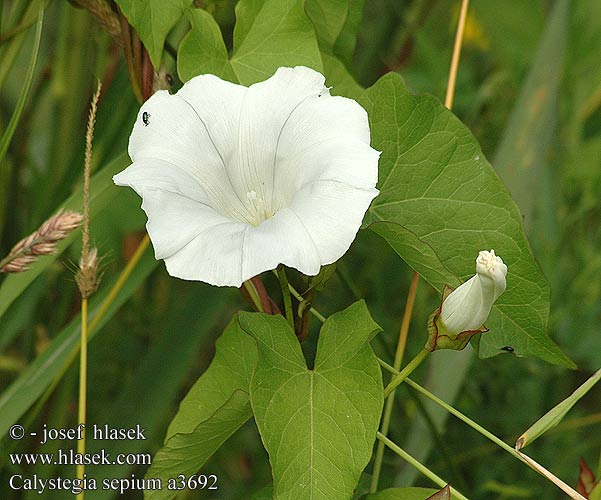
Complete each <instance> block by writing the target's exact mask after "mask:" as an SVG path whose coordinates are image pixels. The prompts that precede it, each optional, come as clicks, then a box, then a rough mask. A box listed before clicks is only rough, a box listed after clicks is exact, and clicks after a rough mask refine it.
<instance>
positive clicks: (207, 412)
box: [146, 318, 256, 499]
mask: <svg viewBox="0 0 601 500" xmlns="http://www.w3.org/2000/svg"><path fill="white" fill-rule="evenodd" d="M255 362H256V347H255V343H254V342H253V340H252V339H251V338H250V337H249V336H248V335H246V334H245V333H244V332H243V331H242V330H241V329H240V326H239V325H238V320H237V318H234V319H233V320H232V321H231V323H230V324H229V326H228V327H227V328H226V329H225V331H224V332H223V335H222V336H221V338H220V339H219V340H218V341H217V350H216V353H215V358H214V359H213V361H212V362H211V366H209V368H208V369H207V371H206V372H205V373H204V374H203V375H202V376H201V377H200V378H199V379H198V381H197V382H196V383H195V384H194V386H193V387H192V389H191V390H190V392H189V393H188V395H187V396H186V397H185V398H184V400H183V401H182V403H181V405H180V409H179V411H178V413H177V415H176V416H175V417H174V419H173V421H172V422H171V424H170V426H169V429H168V431H167V437H166V439H165V445H164V446H163V448H161V449H160V450H159V451H158V453H157V454H156V455H155V457H154V459H153V462H152V466H151V467H150V469H149V470H148V472H147V477H152V478H163V479H165V480H167V479H168V478H170V477H174V476H177V475H178V474H194V473H196V472H197V471H198V470H199V469H200V467H202V465H203V464H204V463H205V462H206V461H207V460H208V459H209V458H210V457H211V455H212V454H213V453H214V452H215V451H216V450H217V449H219V447H220V446H221V445H222V444H223V443H224V442H225V441H226V440H227V439H228V438H229V437H230V436H231V435H232V434H233V433H234V432H235V431H236V430H237V429H239V428H240V426H241V425H242V424H244V423H245V422H246V421H247V420H248V419H249V418H250V417H251V414H252V413H251V409H250V403H249V399H248V386H249V380H250V375H251V372H252V370H253V368H254V365H255ZM175 493H176V492H175V491H167V490H164V491H148V492H146V498H152V499H158V498H161V499H165V498H173V496H175Z"/></svg>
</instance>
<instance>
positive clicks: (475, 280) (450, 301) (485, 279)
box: [440, 250, 507, 334]
mask: <svg viewBox="0 0 601 500" xmlns="http://www.w3.org/2000/svg"><path fill="white" fill-rule="evenodd" d="M506 275H507V266H506V265H505V264H504V263H503V260H502V259H501V257H498V256H496V255H495V251H494V250H491V251H490V252H487V251H486V250H483V251H482V252H480V253H479V254H478V258H477V259H476V275H475V276H473V277H472V278H470V279H469V280H468V281H466V282H465V283H463V284H462V285H460V286H459V287H458V288H456V289H455V290H453V292H451V293H450V294H449V296H448V297H447V298H446V299H445V300H444V302H443V303H442V310H441V312H440V320H441V321H442V324H443V326H444V328H445V330H446V332H447V333H450V334H457V333H461V332H465V331H473V330H477V329H479V328H480V327H481V326H482V325H484V322H485V321H486V319H487V318H488V315H489V314H490V310H491V308H492V306H493V304H494V302H495V300H497V298H498V297H499V295H501V294H502V293H503V292H504V291H505V276H506Z"/></svg>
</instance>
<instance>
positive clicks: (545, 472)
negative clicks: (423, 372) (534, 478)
mask: <svg viewBox="0 0 601 500" xmlns="http://www.w3.org/2000/svg"><path fill="white" fill-rule="evenodd" d="M405 383H407V384H408V385H409V386H411V387H413V388H414V389H415V390H416V391H418V392H420V393H421V394H423V395H424V396H426V397H427V398H428V399H430V400H432V401H434V403H436V404H437V405H439V406H441V407H442V408H444V409H445V410H447V411H448V412H449V413H451V414H452V415H455V416H456V417H457V418H458V419H459V420H461V421H462V422H464V423H466V424H467V425H469V426H470V427H471V428H472V429H474V430H476V431H478V432H479V433H480V434H482V435H483V436H484V437H486V438H488V439H490V440H491V441H492V442H493V443H495V444H496V445H497V446H499V447H501V448H503V449H504V450H505V451H506V452H507V453H509V454H510V455H512V456H514V457H515V458H517V459H518V460H519V461H520V462H523V463H525V464H526V465H528V466H529V467H530V468H531V469H532V470H535V471H536V472H538V473H539V474H540V475H541V476H543V477H544V478H545V479H548V480H549V481H551V482H552V483H553V484H555V486H557V487H558V488H560V489H561V490H562V491H563V492H564V493H567V494H568V495H569V496H570V498H573V499H577V500H585V499H584V497H583V496H582V495H580V494H579V493H578V492H576V491H574V489H573V488H571V487H570V486H569V485H567V484H566V483H564V482H563V481H562V480H561V479H559V478H558V477H557V476H555V475H554V474H552V473H551V472H550V471H548V470H547V469H546V468H544V467H543V466H542V465H540V464H539V463H537V462H536V461H534V460H533V459H532V458H530V457H529V456H528V455H526V454H524V453H521V452H519V451H517V450H515V449H514V448H512V447H511V446H509V445H508V444H507V443H505V442H504V441H503V440H501V439H500V438H498V437H497V436H495V435H494V434H493V433H492V432H489V431H488V430H486V429H485V428H484V427H482V426H481V425H479V424H478V423H476V422H474V421H473V420H472V419H471V418H469V417H467V416H466V415H464V414H463V413H461V412H460V411H459V410H456V409H455V408H453V407H452V406H451V405H449V404H448V403H445V402H444V401H443V400H442V399H440V398H438V397H437V396H435V395H434V394H432V393H431V392H430V391H428V390H427V389H425V388H423V387H422V386H421V385H419V384H418V383H416V382H414V381H413V380H411V379H410V378H406V379H405Z"/></svg>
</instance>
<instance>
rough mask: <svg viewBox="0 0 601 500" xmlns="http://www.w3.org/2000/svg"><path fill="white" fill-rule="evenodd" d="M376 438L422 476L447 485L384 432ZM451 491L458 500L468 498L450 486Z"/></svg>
mask: <svg viewBox="0 0 601 500" xmlns="http://www.w3.org/2000/svg"><path fill="white" fill-rule="evenodd" d="M377 438H378V439H379V440H380V441H381V442H383V443H384V444H385V445H386V446H388V448H390V449H391V450H392V451H394V452H395V453H396V454H397V455H398V456H399V457H401V458H402V459H403V460H405V461H406V462H407V463H408V464H409V465H412V466H413V467H415V468H416V469H417V470H418V471H419V472H421V473H422V474H423V475H424V476H426V477H427V478H428V479H430V480H431V481H432V482H433V483H434V484H436V485H438V486H440V487H441V488H444V487H445V486H446V485H447V482H446V481H445V480H444V479H442V478H441V477H440V476H438V475H436V474H435V473H434V472H432V471H431V470H430V469H428V468H427V467H426V466H425V465H424V464H422V463H421V462H419V461H418V460H417V459H415V458H413V457H412V456H411V455H409V453H407V452H406V451H405V450H403V448H401V447H400V446H399V445H397V444H396V443H394V442H393V441H391V440H390V439H388V438H387V437H386V436H384V434H382V433H381V432H378V434H377ZM451 493H452V494H453V497H454V498H457V499H459V500H469V499H468V498H467V497H466V496H464V495H462V494H461V493H460V492H459V491H457V490H456V489H455V488H453V487H451Z"/></svg>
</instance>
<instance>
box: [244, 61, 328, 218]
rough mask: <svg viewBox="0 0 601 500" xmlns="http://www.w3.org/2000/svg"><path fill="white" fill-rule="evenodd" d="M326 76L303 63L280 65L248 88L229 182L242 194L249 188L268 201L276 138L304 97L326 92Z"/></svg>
mask: <svg viewBox="0 0 601 500" xmlns="http://www.w3.org/2000/svg"><path fill="white" fill-rule="evenodd" d="M324 82H325V78H324V77H323V75H321V74H320V73H318V72H316V71H313V70H312V69H309V68H305V67H302V66H299V67H296V68H279V69H278V70H277V71H276V73H275V75H273V76H272V77H271V78H269V79H268V80H265V81H264V82H260V83H256V84H254V85H251V86H250V87H249V88H248V92H247V93H246V96H245V98H244V102H243V104H242V108H241V111H240V133H239V136H238V149H237V154H236V157H235V161H234V166H235V169H236V173H235V175H232V183H233V185H234V187H235V189H236V191H237V193H238V195H239V196H240V197H241V198H243V197H244V196H245V195H246V193H248V192H249V191H255V192H256V193H257V197H258V198H259V199H260V200H262V202H263V203H265V206H266V211H267V212H268V213H270V214H274V213H275V212H276V211H277V210H276V209H274V207H273V206H272V205H271V201H272V193H273V185H274V176H275V168H276V154H277V153H278V140H279V137H280V135H281V133H282V129H283V128H284V127H285V126H287V123H288V121H289V119H290V118H291V115H292V114H293V113H294V111H295V109H296V108H297V107H298V106H300V105H301V104H302V103H303V102H304V101H305V100H307V99H308V98H311V97H316V96H318V95H319V94H326V93H328V90H327V89H326V88H325V87H324ZM277 208H281V207H277Z"/></svg>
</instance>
